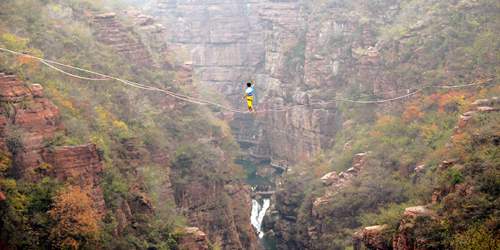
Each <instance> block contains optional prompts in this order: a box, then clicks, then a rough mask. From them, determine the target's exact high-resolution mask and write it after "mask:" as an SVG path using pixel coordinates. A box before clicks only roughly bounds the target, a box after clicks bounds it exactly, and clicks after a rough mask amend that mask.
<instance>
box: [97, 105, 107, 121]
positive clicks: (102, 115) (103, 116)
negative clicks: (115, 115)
mask: <svg viewBox="0 0 500 250" xmlns="http://www.w3.org/2000/svg"><path fill="white" fill-rule="evenodd" d="M95 110H96V111H97V112H98V113H99V117H100V118H101V120H106V114H109V112H108V111H107V110H105V109H104V107H103V106H102V105H97V106H96V107H95Z"/></svg>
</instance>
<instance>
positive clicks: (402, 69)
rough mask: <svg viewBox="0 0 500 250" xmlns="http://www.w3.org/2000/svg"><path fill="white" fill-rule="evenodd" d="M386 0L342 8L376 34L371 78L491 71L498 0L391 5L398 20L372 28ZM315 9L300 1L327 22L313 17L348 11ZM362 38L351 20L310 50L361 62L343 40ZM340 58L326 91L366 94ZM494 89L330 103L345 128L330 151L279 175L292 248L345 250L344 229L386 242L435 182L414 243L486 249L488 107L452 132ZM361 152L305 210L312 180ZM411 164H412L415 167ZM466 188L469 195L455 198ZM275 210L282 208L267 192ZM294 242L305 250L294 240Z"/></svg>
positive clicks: (348, 240) (492, 174) (492, 176)
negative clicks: (347, 174)
mask: <svg viewBox="0 0 500 250" xmlns="http://www.w3.org/2000/svg"><path fill="white" fill-rule="evenodd" d="M323 2H324V1H320V2H319V3H323ZM330 2H332V3H335V2H339V1H330ZM391 4H394V2H387V1H368V2H366V1H365V2H364V3H363V4H360V3H359V2H355V1H353V2H352V6H351V7H352V8H353V9H355V10H356V11H359V12H360V13H363V14H365V15H361V18H360V19H359V20H358V25H360V26H363V27H364V26H371V27H365V28H367V29H369V30H371V31H372V34H374V35H375V36H377V37H376V38H374V39H372V44H370V45H371V46H374V44H375V43H376V42H377V41H382V42H381V43H380V44H379V45H380V48H379V55H380V56H381V57H380V63H379V66H380V69H377V74H378V75H377V76H373V78H374V82H383V83H382V84H385V85H386V86H387V87H388V89H389V90H390V87H391V86H392V83H393V84H394V85H393V86H394V89H401V88H405V87H408V88H415V89H417V88H419V87H422V86H426V85H443V84H445V85H455V84H463V82H467V81H473V80H474V79H475V78H486V77H491V76H497V75H500V67H499V66H498V65H499V62H500V54H499V53H498V51H500V50H499V49H500V47H499V46H500V40H499V39H498V36H497V37H493V35H492V31H493V30H498V29H499V28H500V17H499V16H498V15H497V14H494V13H499V12H500V5H499V3H498V1H491V0H484V1H451V2H450V1H440V0H435V1H423V0H408V1H403V3H401V5H400V7H401V9H400V10H399V12H398V15H397V16H399V17H401V18H400V19H399V20H396V22H394V23H390V25H387V23H384V24H383V25H381V23H380V19H378V18H376V17H374V16H378V15H380V14H382V13H386V11H387V10H388V9H389V7H390V5H391ZM327 6H328V5H326V4H323V5H321V6H317V7H316V8H314V7H311V6H309V7H310V8H308V12H309V13H311V16H313V17H318V19H320V20H323V21H327V20H328V21H331V20H333V18H331V17H329V16H328V15H326V14H325V13H328V12H329V11H331V12H334V11H337V10H338V7H339V6H340V7H341V8H345V9H349V8H350V7H349V5H347V4H342V3H341V4H340V5H337V6H336V8H337V9H335V10H334V9H328V8H327ZM351 10H352V9H351ZM337 19H338V18H337ZM384 21H387V20H384ZM362 34H363V30H362V29H361V28H360V27H358V30H355V31H354V32H352V34H350V35H347V36H345V33H344V34H343V36H340V35H330V36H329V38H328V40H327V42H326V43H323V45H320V46H319V49H318V50H317V53H318V52H319V53H322V55H324V56H327V57H328V56H330V57H333V56H332V55H336V51H340V50H342V53H345V52H344V51H349V53H348V54H349V55H350V54H354V57H356V56H357V57H361V56H362V55H363V54H364V52H365V50H364V49H363V47H361V46H359V47H357V48H347V46H348V45H349V44H352V41H353V40H354V41H359V40H361V39H360V36H361V35H362ZM374 41H375V43H374ZM363 42H365V41H363ZM346 44H347V45H346ZM319 53H318V54H319ZM346 60H349V59H346ZM345 65H348V66H349V65H352V64H349V62H347V63H344V66H341V67H340V69H339V72H338V73H337V75H336V76H335V77H337V78H338V79H345V82H350V84H349V85H346V88H345V89H342V86H340V87H339V88H337V87H336V89H335V91H336V93H343V94H345V95H346V96H357V95H360V94H373V91H374V89H372V87H371V85H370V86H369V87H367V86H365V87H364V88H362V87H360V86H359V85H358V84H357V83H359V82H360V81H359V80H358V79H357V77H358V76H356V75H355V74H352V72H353V71H350V70H348V69H346V70H343V69H342V67H346V66H345ZM349 74H350V75H349ZM370 84H371V83H370ZM317 91H318V92H323V93H325V92H326V91H327V90H324V91H323V90H321V89H319V90H317ZM379 91H380V89H379ZM381 92H383V90H382V91H381ZM495 96H496V97H498V96H500V89H499V88H498V80H495V81H493V82H489V83H484V84H483V85H479V86H475V87H468V88H463V89H442V90H440V89H426V90H425V91H423V92H421V93H419V94H417V95H415V96H413V97H412V98H408V99H406V100H405V101H398V102H394V103H393V105H384V106H376V105H361V104H351V103H340V104H339V105H338V106H337V108H338V110H339V111H341V112H342V117H343V118H344V119H345V121H347V122H348V123H349V126H347V127H344V128H343V129H342V130H341V131H339V132H338V133H337V135H336V138H335V140H334V142H335V144H334V146H333V149H332V150H331V151H329V152H324V153H318V154H317V156H316V157H314V158H313V159H309V160H307V161H306V162H304V163H301V164H299V165H298V166H294V167H293V173H288V174H287V175H286V178H285V179H284V182H285V184H284V189H285V190H284V191H282V192H283V193H281V194H278V197H280V195H282V196H286V198H287V204H286V205H287V206H290V203H292V204H294V206H296V207H297V208H296V209H295V210H294V211H293V212H291V213H290V214H287V218H294V217H296V218H297V221H296V223H295V224H294V225H297V229H296V230H297V231H296V233H295V235H294V236H295V238H296V240H294V243H296V244H299V246H301V247H304V248H305V247H309V248H313V249H348V248H349V247H352V235H353V233H354V232H357V231H360V230H361V229H362V228H364V227H367V226H372V225H382V224H387V226H388V227H387V235H386V236H387V241H388V242H389V241H390V239H391V238H392V237H393V236H395V234H396V232H397V230H398V226H399V223H400V219H401V216H402V214H403V212H404V210H405V208H407V207H410V206H415V205H428V204H431V197H432V195H433V192H434V191H435V190H434V189H433V188H437V189H438V190H448V191H443V196H444V197H442V199H441V200H442V201H443V202H441V203H438V204H436V205H433V206H431V209H432V210H433V211H435V212H436V215H435V217H432V218H431V217H430V216H427V217H426V216H422V217H418V218H417V219H416V221H415V223H412V229H411V230H412V231H411V232H413V234H414V235H415V237H420V239H432V240H430V241H429V242H427V243H425V244H427V245H426V246H427V247H430V248H431V249H498V239H499V237H498V235H499V230H498V225H499V224H498V221H499V218H500V217H499V215H500V214H499V211H498V209H497V208H498V206H497V205H498V199H499V198H498V197H499V196H498V193H496V189H497V188H495V187H494V186H495V184H494V183H498V180H497V179H498V178H497V177H498V171H499V170H500V169H499V168H498V167H499V164H498V163H499V162H498V161H499V160H498V159H499V157H500V155H499V153H498V151H499V148H498V139H497V138H498V122H499V121H498V119H497V118H496V117H497V116H498V114H497V113H493V114H492V115H488V114H485V115H479V116H477V117H478V118H477V119H478V120H477V122H476V123H474V124H473V125H471V127H467V126H466V127H464V128H463V130H466V131H465V132H464V134H458V135H454V134H453V129H454V127H455V126H457V121H458V118H459V116H460V115H461V114H462V113H464V112H466V111H469V110H470V107H469V104H470V103H472V102H473V101H474V100H477V99H483V98H492V97H495ZM370 98H373V97H367V98H365V100H370ZM497 106H498V105H497ZM453 135H454V137H453V140H450V138H452V136H453ZM346 145H349V146H346ZM361 152H367V153H368V156H367V157H366V159H365V162H367V165H366V166H365V167H364V169H363V171H362V172H360V173H359V174H358V177H357V178H356V180H354V181H353V182H352V183H350V184H348V185H346V186H345V187H344V188H342V189H341V190H340V191H339V192H338V193H337V194H334V195H331V196H330V197H329V198H327V200H328V202H329V204H328V205H326V206H322V207H321V208H320V209H319V211H318V210H314V209H313V203H314V202H315V201H316V199H317V198H320V197H323V196H324V195H325V187H323V186H322V185H321V183H319V182H318V179H319V178H321V177H322V176H323V175H324V174H326V173H328V172H331V171H336V172H337V173H340V172H342V171H346V170H347V169H349V168H351V167H353V159H354V156H355V154H357V153H361ZM450 159H453V160H454V162H455V163H454V165H455V166H454V167H452V168H448V169H445V170H443V171H440V170H438V169H439V167H438V166H439V165H440V164H442V162H443V160H450ZM418 166H423V167H422V168H423V169H424V170H423V171H421V172H418V173H417V172H415V168H416V167H418ZM453 188H455V189H453ZM449 190H455V191H449ZM471 190H480V191H477V192H473V195H467V194H466V193H467V192H469V193H470V192H472V191H471ZM288 202H290V203H288ZM277 205H283V204H279V199H278V204H277ZM315 213H320V214H321V216H323V217H321V219H320V220H321V222H322V224H321V231H322V236H323V237H321V238H320V237H317V238H315V236H313V237H311V236H309V235H308V232H309V229H308V228H309V227H312V226H317V227H319V226H318V224H317V223H316V222H317V221H318V220H319V219H318V215H315ZM325 232H326V233H325ZM306 243H307V244H312V245H300V244H306Z"/></svg>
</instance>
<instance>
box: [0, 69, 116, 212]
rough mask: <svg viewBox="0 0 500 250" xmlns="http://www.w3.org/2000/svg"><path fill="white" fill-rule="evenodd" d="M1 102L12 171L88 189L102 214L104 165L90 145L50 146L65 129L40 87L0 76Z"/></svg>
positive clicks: (0, 124) (0, 122) (0, 121)
mask: <svg viewBox="0 0 500 250" xmlns="http://www.w3.org/2000/svg"><path fill="white" fill-rule="evenodd" d="M0 102H1V103H2V107H1V111H0V112H1V114H2V115H1V116H0V133H1V134H2V144H3V146H7V148H9V150H10V151H11V152H12V154H13V159H14V167H15V168H16V170H15V171H16V172H18V173H19V174H20V175H21V176H26V178H29V175H30V172H31V171H35V172H41V173H43V174H47V175H49V176H53V177H55V178H57V179H59V180H61V181H63V182H64V181H67V180H69V179H71V180H73V181H75V183H76V184H78V185H80V186H82V187H90V190H89V196H90V197H91V198H92V200H93V201H94V203H95V206H96V207H97V208H98V209H99V211H101V212H104V211H105V209H106V204H105V202H104V197H103V190H102V187H99V186H98V185H99V184H100V183H101V175H102V173H103V171H104V170H105V168H106V165H105V164H104V162H103V160H102V159H101V157H100V156H99V154H98V151H97V148H96V146H95V145H93V144H88V145H81V146H66V147H56V148H53V147H50V145H49V142H50V141H51V140H52V139H53V138H54V137H56V136H57V134H58V133H64V132H65V131H64V130H65V126H64V124H63V123H62V122H61V120H60V119H61V113H60V112H59V109H58V108H57V107H56V106H55V105H54V104H53V103H52V102H51V101H50V100H49V99H47V98H45V97H44V92H43V88H42V87H41V86H40V85H38V84H31V85H25V84H24V83H23V82H22V81H21V80H20V79H19V77H18V76H14V75H10V76H9V75H5V74H3V73H0Z"/></svg>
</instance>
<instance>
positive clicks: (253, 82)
mask: <svg viewBox="0 0 500 250" xmlns="http://www.w3.org/2000/svg"><path fill="white" fill-rule="evenodd" d="M252 82H253V86H255V80H254V79H253V77H252Z"/></svg>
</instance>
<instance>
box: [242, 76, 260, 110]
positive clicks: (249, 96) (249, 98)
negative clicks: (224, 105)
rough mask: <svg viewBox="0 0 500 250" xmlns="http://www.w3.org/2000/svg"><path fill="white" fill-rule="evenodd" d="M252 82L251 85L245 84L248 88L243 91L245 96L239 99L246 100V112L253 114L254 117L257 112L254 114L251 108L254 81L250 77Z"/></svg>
mask: <svg viewBox="0 0 500 250" xmlns="http://www.w3.org/2000/svg"><path fill="white" fill-rule="evenodd" d="M252 82H253V85H252V84H251V83H249V82H247V87H248V88H247V89H246V90H245V95H244V96H243V98H241V100H243V99H245V97H246V98H247V103H248V112H249V113H253V116H255V114H257V112H255V109H253V106H252V101H253V88H254V87H255V80H254V78H253V77H252Z"/></svg>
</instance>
